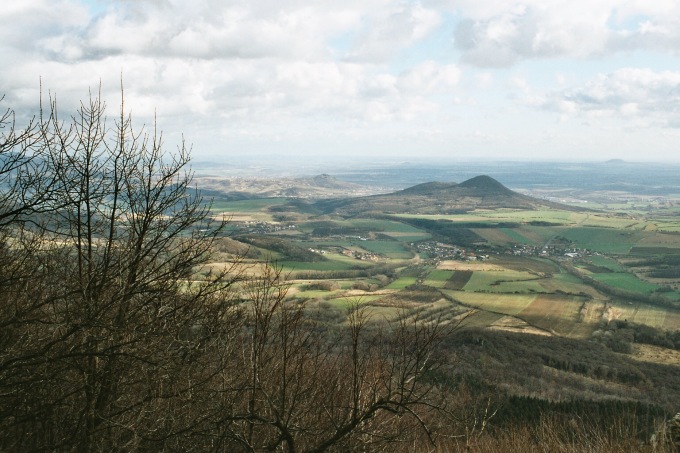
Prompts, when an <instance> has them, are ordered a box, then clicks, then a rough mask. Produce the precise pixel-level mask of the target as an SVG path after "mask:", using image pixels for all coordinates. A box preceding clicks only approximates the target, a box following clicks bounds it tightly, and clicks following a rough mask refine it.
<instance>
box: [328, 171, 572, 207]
mask: <svg viewBox="0 0 680 453" xmlns="http://www.w3.org/2000/svg"><path fill="white" fill-rule="evenodd" d="M315 206H316V208H317V209H318V210H319V211H321V212H323V213H327V214H331V213H333V214H339V215H345V216H355V215H359V214H361V215H366V214H456V213H463V212H469V211H472V210H475V209H528V210H533V209H541V208H559V209H573V208H571V207H569V206H565V205H561V204H557V203H553V202H549V201H545V200H541V199H537V198H533V197H529V196H526V195H522V194H519V193H517V192H513V191H512V190H510V189H508V188H507V187H505V186H504V185H503V184H501V183H500V182H498V181H496V180H495V179H493V178H491V177H489V176H485V175H482V176H475V177H474V178H471V179H468V180H466V181H464V182H462V183H460V184H457V183H453V182H451V183H443V182H428V183H424V184H418V185H416V186H413V187H409V188H407V189H404V190H400V191H397V192H393V193H388V194H380V195H372V196H366V197H355V198H343V199H334V200H320V201H317V202H316V203H315Z"/></svg>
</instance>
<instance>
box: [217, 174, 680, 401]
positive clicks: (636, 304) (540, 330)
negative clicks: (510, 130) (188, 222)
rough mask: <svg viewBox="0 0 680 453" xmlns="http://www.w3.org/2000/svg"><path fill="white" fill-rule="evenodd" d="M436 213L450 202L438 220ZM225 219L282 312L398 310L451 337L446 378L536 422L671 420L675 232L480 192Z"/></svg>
mask: <svg viewBox="0 0 680 453" xmlns="http://www.w3.org/2000/svg"><path fill="white" fill-rule="evenodd" d="M461 186H462V187H461ZM454 195H455V196H454ZM447 197H448V198H447ZM456 197H459V198H456ZM443 199H450V200H452V201H451V203H453V202H454V201H455V200H465V202H464V203H463V202H460V203H459V204H458V205H457V207H456V208H455V209H453V208H452V211H451V213H449V214H445V213H443V212H441V211H440V209H441V206H442V205H443V202H442V200H443ZM506 202H507V204H506ZM236 206H237V205H234V207H235V208H236V210H235V211H229V212H234V213H235V212H237V211H238V212H239V213H240V215H241V216H245V217H242V219H243V220H245V222H243V223H240V222H237V223H236V224H234V225H232V230H233V232H234V235H233V236H232V237H233V238H234V239H236V240H239V239H240V238H242V237H243V238H244V240H245V239H247V241H248V243H249V244H251V245H252V246H254V247H253V248H251V249H250V253H252V254H254V255H253V256H256V255H258V254H259V256H260V257H265V256H269V257H271V258H272V259H274V260H276V261H277V262H278V264H279V265H281V266H283V268H284V270H286V271H287V272H289V273H290V274H289V278H290V279H291V280H290V283H291V288H290V290H289V293H288V297H289V299H290V300H294V301H297V302H299V303H304V304H306V305H308V306H310V307H313V310H314V313H317V314H316V315H315V316H318V317H319V319H320V321H322V322H324V323H329V325H342V324H343V323H344V322H345V319H346V318H345V316H346V314H345V309H346V307H348V306H350V305H351V304H352V303H359V304H360V305H362V306H363V307H366V308H367V309H369V310H370V312H371V313H373V316H374V317H376V319H400V316H403V315H401V314H400V313H401V311H402V310H407V312H408V313H411V314H410V315H408V316H407V317H406V318H405V319H412V318H411V317H413V316H416V315H415V314H416V313H418V315H417V316H419V317H421V318H423V319H427V320H429V321H435V320H436V321H437V322H444V323H446V324H449V325H456V326H458V327H459V328H460V329H462V330H461V334H460V336H456V337H455V338H456V339H455V340H452V341H453V343H451V344H450V348H451V354H452V355H451V356H450V358H449V359H447V361H448V362H449V363H450V364H451V365H450V366H448V367H447V366H445V367H444V368H445V369H448V370H449V371H448V373H450V376H458V377H457V378H456V379H463V377H464V376H467V377H469V378H471V379H473V381H474V382H477V383H478V384H479V385H481V383H484V384H483V385H486V386H489V387H488V388H493V389H495V390H494V391H495V392H498V393H497V394H496V395H497V397H499V398H501V399H503V398H511V400H512V401H518V400H515V399H512V398H519V397H521V398H529V399H530V400H531V401H532V402H531V403H527V404H529V406H531V407H535V408H541V409H536V410H548V409H547V408H548V407H553V406H550V405H551V404H558V403H559V404H563V403H566V402H568V401H584V402H591V403H593V404H596V405H598V404H602V405H604V406H606V405H607V404H609V402H616V404H623V405H624V406H625V405H626V404H633V405H635V404H641V405H642V406H643V407H645V408H648V409H644V410H651V411H652V412H653V411H656V410H659V411H661V412H666V411H667V412H669V413H670V412H674V411H677V410H678V407H680V379H678V375H679V373H678V371H680V370H679V368H678V367H679V364H680V310H679V308H680V291H679V285H680V275H678V274H677V273H674V272H673V271H672V269H674V264H673V263H675V262H676V260H677V258H678V256H680V236H678V235H677V234H676V233H675V232H676V231H677V230H676V229H677V228H678V226H680V225H679V224H678V223H677V222H669V220H668V217H667V216H666V215H664V216H663V217H660V218H658V219H656V218H654V217H653V215H649V216H648V217H647V218H642V217H636V216H635V215H629V214H622V213H620V212H616V213H611V212H604V211H600V212H596V211H592V210H584V209H580V208H579V207H578V206H576V207H565V206H564V205H558V204H556V203H549V202H545V201H542V200H537V199H533V198H529V197H524V196H521V195H518V194H515V193H513V192H512V191H510V190H508V189H507V188H505V187H503V186H502V185H500V184H499V183H498V182H496V181H494V180H492V179H491V178H486V177H478V178H473V179H471V180H469V181H466V182H464V183H461V184H454V183H427V184H422V185H418V186H414V187H412V188H409V189H405V190H403V191H399V192H396V193H391V194H386V195H377V196H371V197H362V198H350V199H343V200H332V201H321V202H318V204H316V205H315V206H314V207H313V208H310V207H309V204H308V203H305V204H299V203H298V202H296V201H293V202H291V201H290V200H270V202H269V204H268V205H267V204H266V203H262V204H260V205H259V206H255V205H250V206H248V205H247V204H245V203H242V204H239V205H238V207H236ZM319 206H321V208H319ZM414 206H416V208H414ZM518 206H519V208H518ZM224 207H228V206H227V205H225V206H224ZM388 208H389V209H392V211H391V213H388V211H387V210H388ZM428 210H429V212H430V213H426V212H423V211H428ZM247 216H251V217H250V219H251V220H246V218H247ZM256 219H257V220H256ZM241 234H244V236H240V235H241ZM254 234H255V235H257V236H258V238H259V239H258V240H257V241H253V239H252V237H253V235H254ZM303 251H304V252H305V253H302V252H303ZM476 385H477V384H476ZM500 395H504V396H502V397H501V396H500ZM513 404H514V403H513ZM522 404H524V403H522ZM544 404H547V405H544ZM604 406H598V407H604ZM556 407H557V406H554V407H553V409H555V408H556ZM564 407H566V406H564ZM564 407H563V409H564ZM621 407H623V406H621ZM626 407H627V406H626ZM652 408H653V409H652ZM508 410H509V409H508ZM550 410H552V409H550ZM555 410H556V409H555ZM560 410H562V409H560ZM564 410H565V411H567V412H568V409H564Z"/></svg>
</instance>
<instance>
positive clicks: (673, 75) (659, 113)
mask: <svg viewBox="0 0 680 453" xmlns="http://www.w3.org/2000/svg"><path fill="white" fill-rule="evenodd" d="M540 105H541V106H542V107H543V108H546V109H549V110H552V111H558V112H560V113H566V114H570V115H583V116H603V117H609V118H619V119H620V118H623V119H625V118H633V119H644V120H646V124H647V125H648V126H649V125H657V126H662V127H669V126H672V125H673V124H675V123H677V121H678V119H680V109H678V105H680V72H678V71H662V72H655V71H652V70H650V69H639V68H623V69H619V70H617V71H614V72H611V73H608V74H600V75H598V76H597V77H595V78H594V79H592V80H590V81H589V82H588V83H586V84H584V85H583V86H581V87H577V88H572V89H568V90H563V91H560V92H555V93H552V94H550V95H548V96H546V97H545V98H544V99H543V100H542V102H541V103H540ZM638 124H641V123H638Z"/></svg>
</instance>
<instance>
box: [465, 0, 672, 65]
mask: <svg viewBox="0 0 680 453" xmlns="http://www.w3.org/2000/svg"><path fill="white" fill-rule="evenodd" d="M452 3H453V5H454V6H453V8H454V10H455V11H456V13H457V14H458V15H459V22H458V24H457V26H456V30H455V35H454V38H455V45H456V48H457V49H458V50H459V51H460V52H461V53H462V57H461V59H462V61H463V62H466V63H469V64H472V65H476V66H480V67H503V66H509V65H512V64H515V63H517V62H520V61H522V60H526V59H547V58H565V57H566V58H576V59H583V58H593V57H601V56H603V55H608V54H611V53H613V52H625V51H632V50H637V49H653V50H659V51H664V52H668V53H671V54H677V53H678V49H679V48H680V4H679V3H678V2H673V1H670V0H661V1H658V2H642V1H636V0H627V1H620V0H598V1H592V0H556V1H550V2H546V1H543V0H524V1H501V0H497V1H486V2H474V1H472V0H459V1H453V2H452Z"/></svg>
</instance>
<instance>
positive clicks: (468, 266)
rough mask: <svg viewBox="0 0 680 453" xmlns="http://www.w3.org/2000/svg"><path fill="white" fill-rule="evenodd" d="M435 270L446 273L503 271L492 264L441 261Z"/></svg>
mask: <svg viewBox="0 0 680 453" xmlns="http://www.w3.org/2000/svg"><path fill="white" fill-rule="evenodd" d="M437 269H443V270H447V271H476V272H481V271H504V270H505V268H504V267H502V266H498V265H497V264H493V263H485V262H479V261H453V260H451V261H442V262H441V263H439V265H438V266H437Z"/></svg>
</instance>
